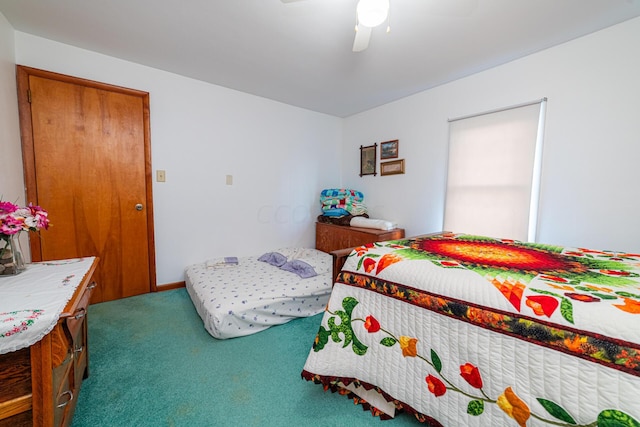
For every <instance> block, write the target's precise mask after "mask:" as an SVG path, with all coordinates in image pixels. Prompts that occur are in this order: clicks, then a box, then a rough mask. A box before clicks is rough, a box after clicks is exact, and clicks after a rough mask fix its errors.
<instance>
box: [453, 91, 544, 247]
mask: <svg viewBox="0 0 640 427" xmlns="http://www.w3.org/2000/svg"><path fill="white" fill-rule="evenodd" d="M543 116H544V100H543V101H538V102H535V103H533V104H527V105H524V106H517V107H511V108H509V109H505V110H501V111H496V112H491V113H484V114H481V115H476V116H472V117H466V118H461V119H455V120H452V121H451V122H450V126H449V169H448V178H447V192H446V203H445V215H444V229H445V230H449V231H454V232H463V233H470V234H478V235H485V236H493V237H502V238H511V239H517V240H523V241H534V240H535V225H536V222H537V215H536V213H537V201H538V189H539V180H540V169H541V168H540V160H541V148H542V128H543V121H542V117H543Z"/></svg>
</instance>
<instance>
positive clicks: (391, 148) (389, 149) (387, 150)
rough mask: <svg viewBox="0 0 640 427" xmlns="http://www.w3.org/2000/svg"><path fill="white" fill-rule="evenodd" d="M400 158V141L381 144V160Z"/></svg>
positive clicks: (395, 140)
mask: <svg viewBox="0 0 640 427" xmlns="http://www.w3.org/2000/svg"><path fill="white" fill-rule="evenodd" d="M397 158H398V140H397V139H394V140H393V141H387V142H381V143H380V160H384V159H397Z"/></svg>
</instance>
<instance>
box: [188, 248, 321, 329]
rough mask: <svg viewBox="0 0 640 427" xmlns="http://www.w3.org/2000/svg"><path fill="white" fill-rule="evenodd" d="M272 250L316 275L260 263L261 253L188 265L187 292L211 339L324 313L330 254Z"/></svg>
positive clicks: (291, 249) (296, 249)
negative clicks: (234, 262) (236, 259)
mask: <svg viewBox="0 0 640 427" xmlns="http://www.w3.org/2000/svg"><path fill="white" fill-rule="evenodd" d="M274 252H278V253H281V254H284V255H285V256H287V257H288V259H290V260H292V259H299V260H304V261H305V262H307V263H308V264H310V265H312V266H313V268H314V270H315V271H316V273H317V275H316V276H314V277H309V278H305V279H303V278H301V277H300V276H298V275H297V274H295V273H292V272H289V271H285V270H283V269H281V268H279V267H277V266H274V265H271V264H269V263H267V262H262V261H259V260H258V258H260V255H258V256H247V257H241V258H239V262H238V265H231V266H216V265H215V263H212V262H211V261H209V262H203V263H200V264H194V265H191V266H189V267H187V268H186V270H185V283H186V288H187V292H188V293H189V296H190V297H191V300H192V301H193V305H194V306H195V308H196V311H197V312H198V314H199V315H200V318H201V319H202V321H203V322H204V327H205V329H206V330H207V331H208V332H209V333H210V334H211V335H212V336H213V337H215V338H219V339H226V338H234V337H241V336H245V335H250V334H254V333H256V332H260V331H262V330H265V329H267V328H269V327H271V326H274V325H280V324H283V323H286V322H288V321H290V320H292V319H295V318H298V317H308V316H313V315H316V314H318V313H321V312H322V311H324V308H325V306H326V305H327V302H328V301H329V294H330V293H331V287H332V284H333V278H332V277H331V274H332V262H333V260H332V258H331V255H329V254H327V253H325V252H321V251H318V250H315V249H301V248H285V249H277V250H275V251H274Z"/></svg>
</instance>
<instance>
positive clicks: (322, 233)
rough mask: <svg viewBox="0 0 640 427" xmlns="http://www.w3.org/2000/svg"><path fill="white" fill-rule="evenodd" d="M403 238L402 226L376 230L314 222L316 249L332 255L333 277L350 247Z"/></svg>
mask: <svg viewBox="0 0 640 427" xmlns="http://www.w3.org/2000/svg"><path fill="white" fill-rule="evenodd" d="M402 238H404V229H403V228H394V229H393V230H376V229H374V228H360V227H350V226H345V225H334V224H326V223H323V222H316V249H318V250H320V251H323V252H330V253H331V255H332V256H333V277H334V278H335V277H336V276H337V275H338V273H339V272H340V270H341V269H342V266H343V265H344V261H345V259H346V256H347V255H349V253H350V252H351V250H350V249H351V248H354V247H356V246H362V245H364V244H367V243H374V242H384V241H386V240H397V239H402Z"/></svg>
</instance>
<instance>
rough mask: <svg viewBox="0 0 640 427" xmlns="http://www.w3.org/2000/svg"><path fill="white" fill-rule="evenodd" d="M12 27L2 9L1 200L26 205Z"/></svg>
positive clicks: (0, 77) (0, 44)
mask: <svg viewBox="0 0 640 427" xmlns="http://www.w3.org/2000/svg"><path fill="white" fill-rule="evenodd" d="M15 70H16V66H15V54H14V38H13V27H11V25H9V23H8V22H7V20H6V19H5V17H4V15H2V14H1V13H0V200H5V201H9V202H13V203H16V202H18V203H19V204H20V205H24V179H23V177H22V176H23V175H22V150H21V145H20V128H19V123H18V99H17V96H16V72H15Z"/></svg>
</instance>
